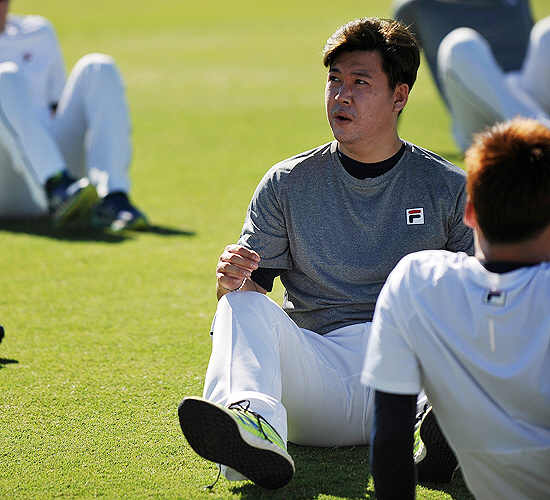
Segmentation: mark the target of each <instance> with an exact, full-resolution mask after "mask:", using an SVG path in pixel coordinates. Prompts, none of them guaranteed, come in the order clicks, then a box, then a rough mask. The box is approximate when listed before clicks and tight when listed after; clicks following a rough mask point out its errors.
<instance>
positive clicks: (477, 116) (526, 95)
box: [437, 17, 550, 151]
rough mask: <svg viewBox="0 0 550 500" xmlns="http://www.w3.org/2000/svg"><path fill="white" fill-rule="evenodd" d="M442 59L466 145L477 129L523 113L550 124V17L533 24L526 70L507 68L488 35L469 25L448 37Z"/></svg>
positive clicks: (457, 133) (458, 133) (457, 128)
mask: <svg viewBox="0 0 550 500" xmlns="http://www.w3.org/2000/svg"><path fill="white" fill-rule="evenodd" d="M437 65H438V75H439V79H440V82H441V87H442V90H443V94H444V97H445V99H446V101H447V103H448V106H449V109H450V112H451V115H452V120H453V135H454V138H455V140H456V142H457V144H458V146H459V147H460V148H461V149H462V151H465V150H466V149H467V148H468V146H469V145H470V143H471V139H472V135H473V134H475V133H477V132H481V131H483V130H485V129H486V128H487V127H488V126H492V125H494V124H495V123H496V122H500V121H505V120H509V119H512V118H514V117H515V116H518V115H520V116H525V117H528V118H535V119H538V120H540V121H541V122H542V123H544V124H545V125H546V126H548V127H550V86H549V82H550V17H546V18H545V19H542V20H541V21H539V22H538V23H537V24H536V25H535V26H534V27H533V29H532V31H531V37H530V41H529V47H528V50H527V54H526V57H525V61H524V63H523V67H522V68H521V70H520V71H514V72H504V71H503V70H502V68H501V67H500V66H499V65H498V63H497V62H496V60H495V58H494V56H493V53H492V51H491V47H490V45H489V43H488V41H487V40H486V39H485V38H484V37H482V36H481V35H480V34H479V33H478V32H477V31H475V30H473V29H471V28H465V27H464V28H457V29H455V30H453V31H451V32H450V33H449V34H448V35H447V36H446V37H445V38H444V39H443V40H442V42H441V44H440V46H439V50H438V53H437Z"/></svg>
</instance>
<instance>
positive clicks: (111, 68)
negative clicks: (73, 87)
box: [73, 53, 122, 83]
mask: <svg viewBox="0 0 550 500" xmlns="http://www.w3.org/2000/svg"><path fill="white" fill-rule="evenodd" d="M73 71H75V72H76V74H77V75H82V76H84V77H86V78H99V79H101V80H104V81H116V82H117V83H118V82H120V81H121V80H122V78H121V75H120V72H119V69H118V66H117V64H116V61H115V60H114V58H113V57H111V56H109V55H107V54H100V53H92V54H86V55H85V56H83V57H81V58H80V59H79V60H78V61H77V63H76V64H75V66H74V69H73Z"/></svg>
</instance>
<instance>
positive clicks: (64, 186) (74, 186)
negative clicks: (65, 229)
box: [46, 171, 97, 227]
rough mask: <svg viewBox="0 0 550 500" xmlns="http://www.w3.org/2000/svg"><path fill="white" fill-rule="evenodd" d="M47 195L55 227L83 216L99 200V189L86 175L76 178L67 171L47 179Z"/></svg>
mask: <svg viewBox="0 0 550 500" xmlns="http://www.w3.org/2000/svg"><path fill="white" fill-rule="evenodd" d="M46 196H47V198H48V205H49V209H50V214H51V216H52V220H53V224H54V226H55V227H61V226H63V225H65V224H67V223H69V222H71V221H73V220H75V219H78V218H81V217H83V216H84V215H85V214H87V213H88V211H89V209H90V208H91V207H92V206H93V205H94V203H95V202H96V201H97V191H96V189H95V187H94V186H93V185H92V184H90V181H89V180H88V179H87V178H86V177H83V178H82V179H74V178H72V177H71V176H70V175H69V174H68V173H67V172H66V171H62V172H59V173H58V174H56V175H54V176H52V177H50V178H49V179H48V180H47V182H46Z"/></svg>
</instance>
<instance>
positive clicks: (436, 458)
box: [417, 410, 458, 483]
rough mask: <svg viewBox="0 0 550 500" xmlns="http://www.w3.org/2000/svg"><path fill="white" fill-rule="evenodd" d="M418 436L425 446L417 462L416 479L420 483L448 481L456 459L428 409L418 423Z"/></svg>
mask: <svg viewBox="0 0 550 500" xmlns="http://www.w3.org/2000/svg"><path fill="white" fill-rule="evenodd" d="M420 438H421V439H422V441H423V442H424V446H425V448H426V456H425V457H424V458H423V459H422V460H421V461H420V462H418V464H417V470H418V481H419V482H421V483H450V482H451V480H452V478H453V474H454V472H455V470H456V469H457V468H458V461H457V459H456V457H455V454H454V452H453V450H452V449H451V448H450V446H449V445H448V443H447V440H446V439H445V436H444V435H443V433H442V432H441V429H440V427H439V424H438V423H437V420H436V418H435V415H434V412H433V410H430V411H429V412H428V414H427V415H426V416H425V417H424V420H423V421H422V424H421V425H420Z"/></svg>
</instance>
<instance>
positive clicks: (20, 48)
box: [0, 14, 66, 116]
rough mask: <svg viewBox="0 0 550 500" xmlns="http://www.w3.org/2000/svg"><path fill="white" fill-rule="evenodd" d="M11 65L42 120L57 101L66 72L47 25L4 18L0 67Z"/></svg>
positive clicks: (29, 19) (28, 18)
mask: <svg viewBox="0 0 550 500" xmlns="http://www.w3.org/2000/svg"><path fill="white" fill-rule="evenodd" d="M7 61H11V62H14V63H15V64H17V66H18V67H19V69H20V71H21V73H22V74H23V76H24V78H25V80H26V82H27V85H28V91H29V92H30V96H31V99H32V102H33V104H34V106H35V108H36V110H37V111H38V112H39V113H40V114H41V115H42V116H46V115H47V113H49V110H50V106H51V105H52V104H53V103H57V102H58V101H59V97H60V95H61V92H62V90H63V87H64V85H65V80H66V70H65V63H64V60H63V56H62V53H61V49H60V46H59V42H58V40H57V36H56V34H55V30H54V28H53V26H52V25H51V23H50V22H49V21H48V20H46V19H44V18H43V17H40V16H15V15H11V14H10V15H8V17H7V20H6V28H5V30H4V31H3V32H2V33H1V34H0V63H3V62H7Z"/></svg>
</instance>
